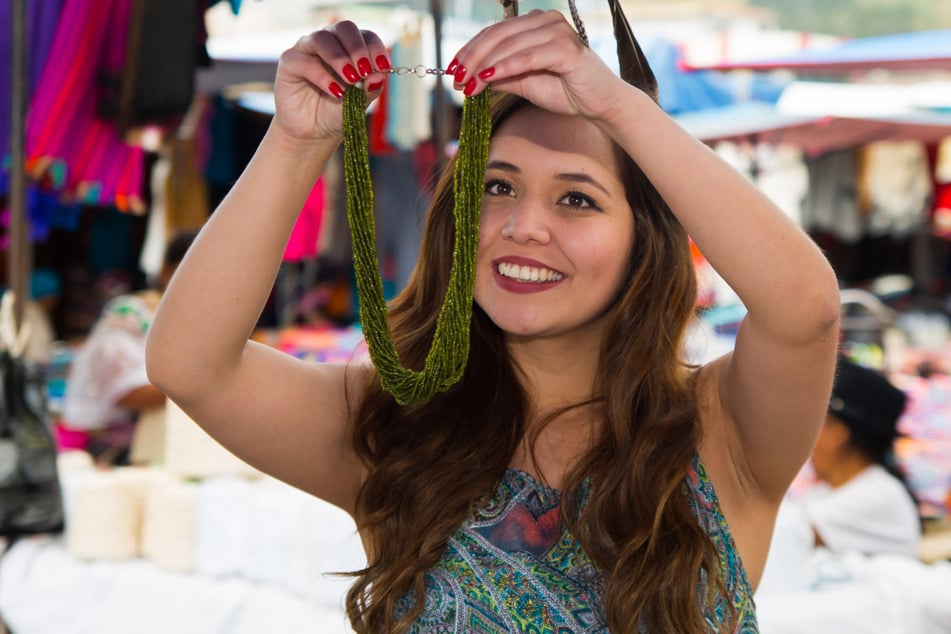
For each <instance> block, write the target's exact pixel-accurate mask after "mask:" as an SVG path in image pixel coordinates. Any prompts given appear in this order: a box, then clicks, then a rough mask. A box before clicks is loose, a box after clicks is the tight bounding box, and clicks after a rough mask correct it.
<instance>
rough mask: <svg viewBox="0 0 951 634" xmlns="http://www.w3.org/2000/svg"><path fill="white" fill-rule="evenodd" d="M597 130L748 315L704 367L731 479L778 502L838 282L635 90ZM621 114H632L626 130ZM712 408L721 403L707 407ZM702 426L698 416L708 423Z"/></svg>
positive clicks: (794, 467)
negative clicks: (631, 165) (731, 341)
mask: <svg viewBox="0 0 951 634" xmlns="http://www.w3.org/2000/svg"><path fill="white" fill-rule="evenodd" d="M628 103H629V104H630V106H629V110H628V111H627V112H625V113H623V115H622V116H619V117H618V118H616V119H614V120H611V121H603V123H602V126H603V127H604V129H606V130H607V131H608V133H609V134H611V136H612V137H613V138H614V139H615V140H616V141H617V142H618V143H619V144H620V145H621V146H622V147H623V148H624V149H625V150H626V151H627V152H628V153H629V154H630V155H631V156H632V157H633V158H634V160H635V161H636V162H637V163H638V165H640V166H641V168H642V169H643V170H644V172H645V173H646V175H647V176H648V178H650V180H651V182H652V183H653V184H654V186H655V187H656V188H657V189H658V191H659V192H660V194H661V195H662V196H663V197H664V200H665V201H667V204H668V205H669V206H670V208H671V209H672V211H673V212H674V214H675V215H676V216H677V218H678V219H679V220H680V222H681V223H682V224H683V225H684V227H685V228H686V230H687V232H688V233H689V234H690V236H691V237H692V238H693V239H694V241H695V242H696V243H697V246H698V247H699V248H700V250H701V252H703V254H704V256H705V257H706V258H707V260H708V261H709V262H710V264H711V265H712V266H713V267H714V268H715V269H716V271H717V272H718V273H719V274H720V275H721V276H723V278H724V280H725V281H726V282H727V283H728V284H729V285H730V287H731V288H732V289H733V290H734V291H736V293H737V295H739V297H740V299H741V301H742V302H743V304H744V306H745V307H746V309H747V311H748V313H747V316H746V318H745V319H744V321H743V323H742V325H741V327H740V330H739V333H738V335H737V339H736V345H735V347H734V350H733V352H732V354H730V355H727V356H726V357H724V358H722V359H720V360H718V361H716V362H714V363H713V364H712V365H711V366H710V367H709V368H705V369H704V370H703V371H704V372H707V373H709V375H710V378H711V379H712V381H711V384H712V386H713V387H714V391H715V393H714V394H712V395H711V398H710V399H709V400H708V401H707V402H709V403H711V404H713V407H712V409H713V410H714V411H709V410H708V411H707V412H705V414H707V415H708V417H709V420H711V421H713V422H712V423H711V424H713V425H720V426H721V427H725V429H708V428H707V426H706V425H705V429H704V432H705V433H708V432H709V433H711V434H714V433H715V434H717V435H722V436H723V437H724V438H725V439H726V441H727V445H728V446H729V449H730V453H731V455H730V458H731V459H732V461H733V464H734V466H735V468H736V469H737V471H738V475H740V476H741V477H744V478H745V479H746V480H747V481H748V483H749V484H751V485H752V486H754V487H755V488H756V492H757V493H758V494H760V495H762V496H764V497H765V498H766V499H770V500H774V501H777V502H778V500H779V499H780V498H781V497H782V495H783V494H784V493H785V491H786V489H787V488H788V486H789V483H790V482H791V481H792V479H793V478H794V477H795V475H796V473H797V472H798V471H799V469H800V468H801V466H802V464H803V463H804V462H805V460H806V458H807V457H808V456H809V452H810V450H811V448H812V445H813V443H814V442H815V438H816V435H817V434H818V432H819V428H820V427H821V425H822V421H823V419H824V415H825V412H826V408H827V406H828V399H829V392H830V389H831V385H832V377H833V373H834V367H835V357H836V351H837V348H838V322H839V314H840V303H839V289H838V283H837V280H836V277H835V274H834V273H833V271H832V269H831V267H830V266H829V263H828V261H827V260H826V258H825V256H824V255H823V254H822V252H821V251H820V250H819V248H818V247H817V246H816V245H815V243H814V242H813V241H812V240H811V239H810V238H809V237H808V236H807V235H806V234H805V232H803V231H802V230H801V229H800V228H799V227H797V226H796V225H795V224H794V223H793V222H792V221H791V220H790V219H789V218H788V217H787V216H786V215H785V214H783V213H782V211H781V210H779V209H778V208H777V207H776V206H775V205H774V204H773V203H772V202H771V201H770V200H769V199H768V198H767V197H766V196H765V195H764V194H763V193H762V192H761V191H760V190H758V189H757V188H756V187H755V186H754V185H753V184H752V183H751V182H750V181H749V180H748V179H747V178H745V177H744V176H743V175H742V174H740V173H739V172H738V171H737V170H735V169H734V168H733V167H732V166H730V165H728V164H727V163H725V162H724V161H722V160H721V159H720V158H719V157H717V156H716V154H715V153H714V152H713V151H712V150H710V149H709V148H707V147H706V146H705V145H703V144H702V143H700V142H699V141H697V140H696V139H694V138H693V137H691V136H690V135H689V134H687V133H686V132H685V131H684V130H683V129H681V128H680V126H679V125H677V123H676V122H674V121H673V120H672V119H671V118H670V117H669V116H667V115H666V113H664V112H662V111H661V109H660V108H659V107H658V106H657V105H656V104H654V102H653V101H652V100H651V99H650V98H649V97H648V96H647V95H645V94H644V93H641V92H640V91H638V90H636V89H632V90H631V95H630V96H629V102H628ZM631 121H636V123H635V124H634V125H631V123H630V122H631ZM717 404H719V407H717ZM706 422H707V421H705V423H706Z"/></svg>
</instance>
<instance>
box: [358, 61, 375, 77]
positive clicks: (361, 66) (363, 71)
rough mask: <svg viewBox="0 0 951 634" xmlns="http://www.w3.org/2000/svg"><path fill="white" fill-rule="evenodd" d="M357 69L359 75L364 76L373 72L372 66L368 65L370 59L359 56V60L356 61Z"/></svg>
mask: <svg viewBox="0 0 951 634" xmlns="http://www.w3.org/2000/svg"><path fill="white" fill-rule="evenodd" d="M357 70H359V71H360V76H361V77H366V76H367V75H369V74H370V73H372V72H373V67H372V66H370V60H369V59H368V58H366V57H361V58H360V61H358V62H357Z"/></svg>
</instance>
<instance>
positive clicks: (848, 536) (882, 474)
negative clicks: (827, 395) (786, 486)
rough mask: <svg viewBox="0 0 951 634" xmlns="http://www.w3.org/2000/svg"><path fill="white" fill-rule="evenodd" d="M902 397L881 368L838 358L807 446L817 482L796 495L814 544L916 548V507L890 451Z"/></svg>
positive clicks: (904, 551) (873, 549) (869, 549)
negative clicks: (824, 409)
mask: <svg viewBox="0 0 951 634" xmlns="http://www.w3.org/2000/svg"><path fill="white" fill-rule="evenodd" d="M905 402H906V396H905V394H904V392H902V391H901V390H899V389H898V388H896V387H894V386H893V385H892V384H891V383H889V381H888V380H887V379H886V378H885V377H884V376H882V375H881V374H880V373H878V372H875V371H873V370H870V369H867V368H864V367H861V366H859V365H856V364H854V363H851V362H849V361H847V360H845V359H840V361H839V363H838V368H837V375H836V383H835V386H834V387H833V391H832V398H831V399H830V401H829V412H828V415H827V416H826V421H825V424H824V425H823V427H822V430H821V431H820V433H819V438H818V439H817V441H816V445H815V448H814V450H813V453H812V463H813V467H814V469H815V472H816V476H817V477H818V478H819V480H820V481H821V484H819V485H818V486H817V487H815V488H814V489H813V490H811V491H809V492H808V493H807V494H806V495H805V496H804V497H803V499H802V500H801V503H802V506H803V510H804V512H805V515H806V517H807V519H808V521H809V522H810V524H811V526H812V529H813V532H814V533H815V540H816V545H819V546H825V547H826V548H828V549H829V550H831V551H833V552H839V553H843V552H846V551H858V552H860V553H863V554H866V555H877V554H884V553H887V554H895V555H907V556H909V557H917V556H918V547H919V542H920V540H921V523H920V519H919V515H918V509H917V505H916V503H915V499H914V498H913V497H912V494H911V492H910V490H909V489H908V486H907V484H906V483H905V481H904V477H903V475H902V473H901V471H900V469H899V468H898V465H897V463H896V461H895V454H894V443H895V440H896V438H897V437H898V436H899V433H898V429H897V424H898V420H899V418H900V417H901V415H902V412H903V411H904V408H905Z"/></svg>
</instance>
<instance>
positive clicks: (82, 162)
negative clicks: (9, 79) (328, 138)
mask: <svg viewBox="0 0 951 634" xmlns="http://www.w3.org/2000/svg"><path fill="white" fill-rule="evenodd" d="M131 7H132V0H66V1H65V2H64V4H63V10H62V13H61V15H60V20H59V23H58V25H57V28H56V36H55V38H54V40H53V44H52V47H51V49H50V52H49V55H48V56H47V61H46V65H45V66H44V69H43V74H42V76H41V78H40V81H39V83H38V85H37V87H36V90H35V92H34V95H33V99H32V101H31V102H30V108H29V112H28V116H27V131H26V152H27V165H28V168H29V170H30V173H31V174H32V175H33V176H34V177H35V178H37V179H41V180H44V181H45V182H46V183H47V184H48V185H50V186H51V187H53V188H54V189H58V190H62V191H64V192H65V193H66V194H67V195H68V196H69V197H72V198H74V199H76V200H77V201H79V202H83V203H87V204H97V205H114V206H117V207H119V208H120V209H122V210H128V209H129V208H130V207H132V206H135V203H136V201H139V200H140V199H141V196H142V183H143V156H142V150H141V149H140V148H135V147H131V146H130V145H128V144H127V143H125V141H124V140H123V139H122V137H121V136H120V134H119V131H118V128H117V127H116V126H115V125H114V124H113V123H112V122H109V121H105V120H103V119H100V118H98V117H97V116H96V109H97V107H98V103H99V96H100V92H99V90H98V88H97V83H96V82H97V77H98V76H99V73H101V72H103V71H106V72H108V71H110V70H111V71H115V70H116V69H118V68H121V66H122V64H123V63H124V59H123V57H124V51H125V47H126V39H127V34H128V26H129V17H130V14H131Z"/></svg>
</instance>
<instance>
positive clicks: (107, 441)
mask: <svg viewBox="0 0 951 634" xmlns="http://www.w3.org/2000/svg"><path fill="white" fill-rule="evenodd" d="M196 234H197V231H186V232H182V233H180V234H177V235H176V236H175V237H173V238H172V240H171V241H170V242H169V244H168V246H167V248H166V251H165V257H164V261H163V265H162V270H161V273H160V274H159V279H158V288H157V289H148V290H144V291H140V292H137V293H131V294H127V295H120V296H119V297H116V298H114V299H112V300H110V301H109V302H108V303H107V304H106V306H105V307H104V308H103V310H102V314H101V315H100V317H99V319H98V321H97V322H96V324H95V326H93V329H92V332H91V333H90V334H89V337H88V338H87V339H86V341H85V342H84V343H83V345H82V347H81V348H80V350H79V351H78V352H77V354H76V357H75V358H74V359H73V362H72V364H71V366H70V370H69V376H68V378H67V381H66V396H65V399H64V402H63V420H62V422H61V427H62V428H63V429H64V430H65V431H66V432H67V433H62V432H61V433H60V438H61V439H62V438H65V437H68V438H71V439H74V440H73V441H72V443H73V444H71V446H68V447H66V446H63V443H62V440H61V443H60V445H61V449H83V450H86V451H88V452H89V453H90V454H92V456H93V457H94V458H95V459H96V463H97V464H99V465H101V466H108V465H116V464H127V463H128V461H129V450H130V448H131V445H132V439H133V434H134V432H135V425H136V421H137V420H138V419H139V417H140V415H142V413H143V412H147V411H150V410H155V409H156V408H160V407H163V406H164V405H165V394H163V393H162V392H161V391H160V390H159V389H158V388H156V387H155V386H153V385H152V384H151V383H149V380H148V377H147V375H146V373H145V338H146V333H147V332H148V329H149V326H150V325H151V323H152V318H153V317H154V315H155V310H156V309H157V308H158V303H159V300H160V299H161V293H162V292H163V291H164V290H165V288H166V287H167V286H168V283H169V281H170V280H171V278H172V274H173V273H174V272H175V269H176V268H177V267H178V264H179V263H180V262H181V261H182V259H183V258H184V257H185V253H186V251H187V250H188V248H189V246H190V245H191V243H192V241H193V240H194V238H195V235H196ZM77 436H78V437H79V438H81V440H80V441H78V442H79V445H81V446H77V445H76V444H75V443H76V442H77V441H75V439H76V438H77Z"/></svg>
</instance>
